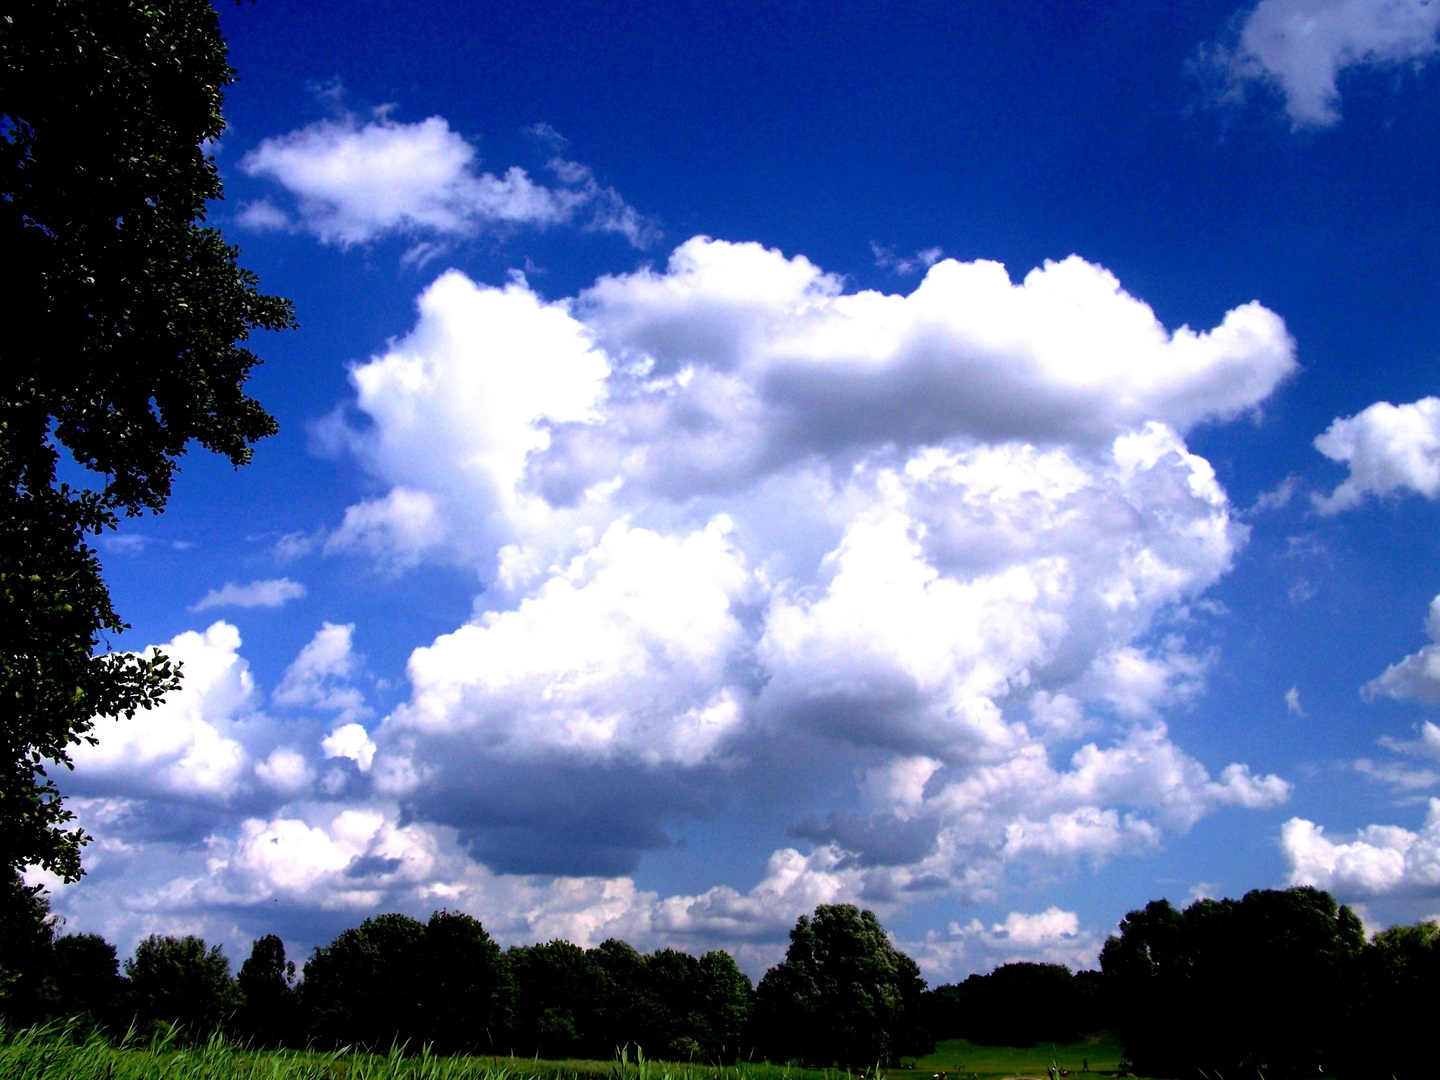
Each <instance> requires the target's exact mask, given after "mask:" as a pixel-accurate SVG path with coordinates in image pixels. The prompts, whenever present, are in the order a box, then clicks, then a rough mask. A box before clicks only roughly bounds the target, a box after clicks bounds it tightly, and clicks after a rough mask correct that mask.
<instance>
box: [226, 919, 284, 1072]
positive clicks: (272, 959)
mask: <svg viewBox="0 0 1440 1080" xmlns="http://www.w3.org/2000/svg"><path fill="white" fill-rule="evenodd" d="M235 983H236V985H237V986H238V987H239V989H240V1010H239V1012H238V1013H237V1014H236V1024H235V1026H236V1028H237V1029H238V1031H239V1033H240V1037H241V1038H242V1039H244V1040H245V1041H246V1042H247V1043H251V1044H254V1045H256V1046H266V1047H273V1046H283V1045H286V1044H288V1043H291V1042H293V1041H295V1039H296V1037H297V1036H298V1034H299V1031H298V1026H297V1020H298V1006H297V1003H296V1000H295V989H294V986H295V963H294V961H291V960H286V959H285V943H284V942H283V941H281V940H280V938H279V937H277V936H276V935H275V934H266V935H265V936H264V937H260V938H256V939H255V942H254V944H253V945H251V946H250V955H249V957H248V958H246V960H245V962H244V963H243V964H241V965H240V973H239V975H237V976H236V978H235Z"/></svg>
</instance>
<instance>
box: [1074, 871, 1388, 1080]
mask: <svg viewBox="0 0 1440 1080" xmlns="http://www.w3.org/2000/svg"><path fill="white" fill-rule="evenodd" d="M1365 949H1366V945H1365V934H1364V931H1363V929H1362V927H1361V925H1360V920H1359V919H1358V918H1357V917H1356V916H1355V913H1354V912H1352V911H1351V910H1350V909H1349V908H1347V907H1338V906H1337V905H1336V903H1335V900H1334V898H1333V897H1331V896H1330V895H1329V894H1328V893H1325V892H1322V891H1320V890H1319V889H1314V888H1295V889H1286V890H1283V891H1281V890H1274V889H1262V890H1256V891H1254V892H1250V893H1246V894H1245V896H1244V897H1243V898H1242V899H1240V900H1197V901H1195V903H1193V904H1191V905H1190V906H1189V907H1187V908H1186V909H1185V910H1184V911H1183V912H1182V911H1177V910H1176V909H1175V908H1174V907H1172V906H1171V905H1170V903H1169V902H1168V901H1165V900H1157V901H1153V902H1151V903H1150V904H1147V905H1146V906H1145V907H1144V908H1143V909H1140V910H1137V911H1132V912H1130V913H1129V914H1128V915H1126V916H1125V918H1124V920H1122V921H1121V923H1120V933H1119V935H1118V936H1116V937H1112V938H1110V939H1109V940H1108V941H1107V942H1106V943H1105V947H1104V949H1103V950H1102V951H1101V953H1100V964H1101V967H1102V969H1103V970H1104V973H1105V978H1106V980H1107V981H1108V982H1109V983H1110V990H1111V993H1112V996H1113V1001H1114V1006H1115V1010H1116V1015H1117V1017H1118V1018H1119V1033H1120V1037H1121V1040H1122V1042H1123V1043H1124V1045H1125V1049H1126V1052H1127V1053H1128V1054H1129V1055H1130V1057H1131V1060H1132V1061H1133V1062H1134V1064H1135V1068H1136V1071H1137V1072H1138V1073H1140V1074H1141V1075H1146V1076H1192V1075H1197V1074H1198V1072H1199V1071H1200V1070H1203V1071H1204V1072H1205V1073H1207V1074H1214V1073H1216V1072H1219V1073H1221V1074H1223V1075H1226V1076H1230V1075H1237V1074H1240V1073H1242V1072H1243V1073H1244V1074H1246V1075H1250V1074H1253V1073H1254V1071H1255V1070H1256V1069H1259V1070H1261V1071H1262V1072H1263V1073H1264V1075H1265V1076H1267V1077H1272V1078H1275V1080H1283V1078H1285V1077H1297V1078H1298V1077H1313V1076H1315V1075H1317V1074H1318V1073H1319V1072H1320V1071H1321V1070H1323V1071H1324V1072H1326V1073H1332V1074H1333V1073H1336V1072H1339V1071H1341V1066H1342V1063H1343V1062H1344V1060H1345V1056H1346V1049H1345V1047H1346V1043H1347V1039H1348V1038H1349V1035H1350V1032H1351V1030H1352V1024H1351V1013H1352V1007H1353V1005H1354V1004H1355V1003H1356V999H1357V996H1358V994H1357V992H1358V991H1359V990H1360V987H1359V986H1358V985H1357V983H1356V982H1355V981H1354V980H1355V976H1356V975H1357V974H1358V961H1359V960H1360V957H1361V954H1362V952H1363V951H1364V950H1365Z"/></svg>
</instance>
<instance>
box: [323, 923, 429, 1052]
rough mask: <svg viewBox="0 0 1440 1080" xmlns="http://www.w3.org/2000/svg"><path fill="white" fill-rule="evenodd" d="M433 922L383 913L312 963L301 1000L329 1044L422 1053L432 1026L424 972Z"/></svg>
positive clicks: (339, 939)
mask: <svg viewBox="0 0 1440 1080" xmlns="http://www.w3.org/2000/svg"><path fill="white" fill-rule="evenodd" d="M424 947H425V924H424V923H422V922H420V921H419V920H417V919H412V918H410V916H408V915H398V914H389V915H376V916H375V917H373V918H370V919H366V920H365V921H364V922H362V923H361V924H360V925H359V926H358V927H352V928H351V929H349V930H343V931H341V932H340V934H339V936H337V937H336V938H335V940H334V941H332V942H331V943H330V944H329V945H326V946H324V947H322V948H317V949H316V950H315V952H314V954H313V955H312V956H311V957H310V959H309V960H308V961H306V963H305V981H304V982H303V983H302V984H301V988H300V996H301V1002H302V1004H303V1005H304V1008H305V1012H306V1014H307V1016H308V1018H309V1023H310V1034H311V1036H312V1037H313V1038H315V1039H316V1040H317V1041H318V1042H319V1043H320V1044H321V1045H323V1046H359V1047H365V1048H368V1049H377V1050H388V1049H390V1047H391V1046H392V1045H396V1044H399V1045H409V1046H412V1047H413V1048H415V1049H418V1048H419V1047H420V1046H421V1045H422V1043H423V1042H424V1036H425V1032H426V1028H427V1024H426V1020H425V1015H424V1003H423V997H424V990H423V975H422V971H421V967H420V965H419V964H417V963H416V959H417V957H419V956H421V955H422V953H423V950H424Z"/></svg>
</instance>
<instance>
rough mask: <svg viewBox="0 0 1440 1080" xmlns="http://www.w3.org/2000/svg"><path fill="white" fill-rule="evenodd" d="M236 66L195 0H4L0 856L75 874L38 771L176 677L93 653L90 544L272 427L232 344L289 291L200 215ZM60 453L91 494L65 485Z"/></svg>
mask: <svg viewBox="0 0 1440 1080" xmlns="http://www.w3.org/2000/svg"><path fill="white" fill-rule="evenodd" d="M234 77H235V73H234V72H233V71H232V70H231V69H230V67H229V65H228V64H227V63H226V48H225V41H224V38H223V37H222V36H221V33H220V25H219V18H218V16H217V14H216V12H215V10H214V8H213V7H211V5H210V3H209V0H147V2H145V3H140V2H138V0H10V2H9V3H7V4H6V5H5V15H4V18H3V19H0V116H3V117H4V123H3V124H0V250H3V251H4V253H5V265H6V271H7V273H6V286H7V289H6V305H7V311H8V312H11V313H13V314H14V316H15V317H13V318H10V319H9V320H7V324H6V329H5V333H4V334H3V335H0V868H9V869H17V870H18V869H22V868H23V867H25V866H29V865H39V866H42V867H44V868H45V869H46V870H49V871H51V872H53V873H55V874H57V875H58V876H59V877H61V878H62V879H64V880H66V881H73V880H75V879H76V878H77V877H79V875H80V873H81V868H80V847H81V845H82V844H83V843H85V841H86V837H85V836H84V834H83V833H82V832H81V831H80V830H79V829H78V828H74V827H72V825H71V822H72V820H73V815H72V814H71V813H70V812H69V811H68V810H66V809H65V807H64V805H63V802H62V800H61V797H60V793H59V791H58V790H57V789H56V787H55V785H54V783H53V782H52V781H51V779H50V777H49V776H48V774H47V771H46V770H47V767H53V766H54V765H56V764H59V765H63V766H67V767H68V766H69V764H70V761H69V751H70V748H71V747H73V746H75V745H76V744H78V743H79V742H81V741H82V740H86V739H89V738H91V735H90V730H91V725H92V722H93V720H94V718H95V717H97V716H129V715H132V714H133V713H134V712H135V710H136V709H139V708H150V707H151V706H153V705H154V704H155V703H156V702H157V701H158V700H159V699H160V698H161V696H162V695H163V694H164V693H165V692H166V691H167V690H169V689H170V688H172V687H173V686H174V685H175V684H176V672H175V671H174V669H173V668H172V667H171V666H170V664H169V663H168V661H166V660H165V659H164V657H162V656H159V655H158V654H152V655H149V656H141V655H137V654H133V653H123V652H112V651H110V647H109V644H108V642H106V641H104V637H105V635H106V634H107V633H117V632H119V631H121V630H123V629H124V628H125V625H124V623H122V622H121V621H120V619H119V617H118V615H117V614H116V612H115V610H114V608H113V607H112V606H111V601H110V594H109V591H108V590H107V588H106V587H105V583H104V580H103V579H102V577H101V574H100V564H99V562H98V561H97V559H96V558H95V552H94V551H93V550H92V549H91V548H90V547H89V546H88V544H87V540H88V538H89V537H91V536H93V535H95V534H97V533H99V532H101V531H103V530H105V529H109V528H113V527H114V526H115V523H116V521H117V519H118V515H120V514H138V513H141V512H144V511H147V510H149V511H159V510H161V509H162V508H163V507H164V505H165V502H166V500H167V498H168V497H169V494H170V486H171V480H172V477H173V475H174V472H175V469H176V467H177V463H178V460H179V458H180V457H181V456H182V455H183V454H184V453H185V452H186V449H187V447H188V446H189V444H191V443H192V442H198V443H199V444H200V445H202V446H204V447H206V448H207V449H209V450H212V451H215V452H216V453H220V454H223V455H224V456H225V457H227V458H228V459H229V460H230V461H231V462H233V463H234V464H235V465H240V464H243V463H244V462H245V461H247V460H249V457H250V452H251V451H250V448H251V444H252V443H254V442H255V441H256V440H257V439H260V438H262V437H264V436H266V435H269V434H271V433H272V432H274V431H275V421H274V420H273V419H272V418H271V417H270V416H269V415H268V414H267V413H266V412H265V411H264V410H263V409H262V408H261V407H260V405H259V403H258V402H256V401H254V400H253V399H251V398H249V397H247V396H246V395H245V393H244V385H245V382H246V379H247V378H248V376H249V373H250V371H251V369H252V368H253V367H254V366H255V364H257V363H258V362H259V360H258V358H257V357H256V356H255V355H254V354H253V353H251V352H250V351H249V350H248V349H245V348H243V347H241V346H240V344H239V343H240V342H243V341H244V340H245V339H246V338H247V337H248V335H249V333H250V332H251V331H252V330H254V329H259V328H266V329H279V328H281V327H287V326H290V325H293V317H292V314H291V308H290V304H289V302H288V301H285V300H281V299H279V298H277V297H271V296H263V295H261V294H260V293H259V291H258V290H257V288H256V279H255V276H254V275H253V274H252V273H250V272H249V271H246V270H243V269H241V268H240V267H239V266H238V265H237V263H236V259H237V255H238V252H237V251H236V249H235V248H233V247H230V246H229V245H228V244H226V243H225V241H224V238H223V237H222V236H221V235H220V233H219V231H218V230H216V229H214V228H212V227H208V226H206V225H205V224H204V218H205V209H206V205H207V204H208V203H209V202H210V201H211V200H214V199H219V198H220V197H221V195H222V192H221V186H220V180H219V175H218V173H217V171H216V169H215V164H214V162H213V161H212V160H211V159H210V158H208V157H207V156H206V149H205V145H206V143H207V142H208V141H209V140H211V139H214V138H217V137H218V136H219V135H220V133H221V131H222V130H223V128H224V126H225V124H224V120H223V118H222V116H221V112H220V108H221V102H222V99H223V95H224V90H225V87H226V86H228V85H229V84H230V83H231V82H232V81H233V80H234ZM62 450H64V451H68V452H69V454H70V455H71V456H72V457H73V458H74V460H75V462H76V463H78V464H79V465H80V466H81V467H83V468H85V469H88V470H90V473H91V480H92V481H93V485H92V486H93V490H88V489H87V488H86V485H81V486H79V487H71V486H69V485H67V484H63V483H60V482H59V480H58V475H57V463H58V460H59V454H60V452H61V451H62ZM0 899H4V897H0ZM14 917H15V915H14V914H13V913H12V912H10V911H8V910H0V919H5V920H8V919H11V918H14Z"/></svg>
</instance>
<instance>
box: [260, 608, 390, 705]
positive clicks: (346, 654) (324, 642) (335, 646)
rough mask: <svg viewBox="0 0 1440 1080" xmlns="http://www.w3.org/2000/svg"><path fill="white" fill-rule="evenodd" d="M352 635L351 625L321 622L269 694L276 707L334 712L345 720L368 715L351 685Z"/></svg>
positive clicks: (354, 662)
mask: <svg viewBox="0 0 1440 1080" xmlns="http://www.w3.org/2000/svg"><path fill="white" fill-rule="evenodd" d="M354 633H355V624H354V623H347V624H345V625H343V626H342V625H337V624H336V623H328V622H327V623H322V624H321V626H320V629H319V630H317V631H316V632H315V636H314V637H313V638H311V639H310V641H309V643H308V644H307V645H306V646H305V647H304V648H303V649H301V650H300V655H299V656H297V657H296V658H295V660H294V662H293V663H292V664H291V665H290V666H289V667H288V668H287V669H286V670H285V677H284V678H283V679H282V680H281V681H280V685H279V686H277V687H276V688H275V693H274V694H273V695H272V699H273V700H274V702H275V704H277V705H288V706H305V705H311V706H314V707H315V708H319V709H326V710H329V711H332V712H336V713H338V714H339V715H340V718H341V719H342V720H347V721H348V720H353V719H355V718H357V717H362V716H367V715H369V713H370V709H369V708H368V707H367V706H366V705H365V697H364V695H363V694H361V692H360V691H359V690H358V689H357V688H356V687H354V686H352V685H351V684H350V678H351V676H353V675H354V674H355V673H356V670H357V668H358V667H359V660H358V658H357V657H356V655H355V653H354V650H353V649H352V647H351V638H352V636H353V635H354Z"/></svg>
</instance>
